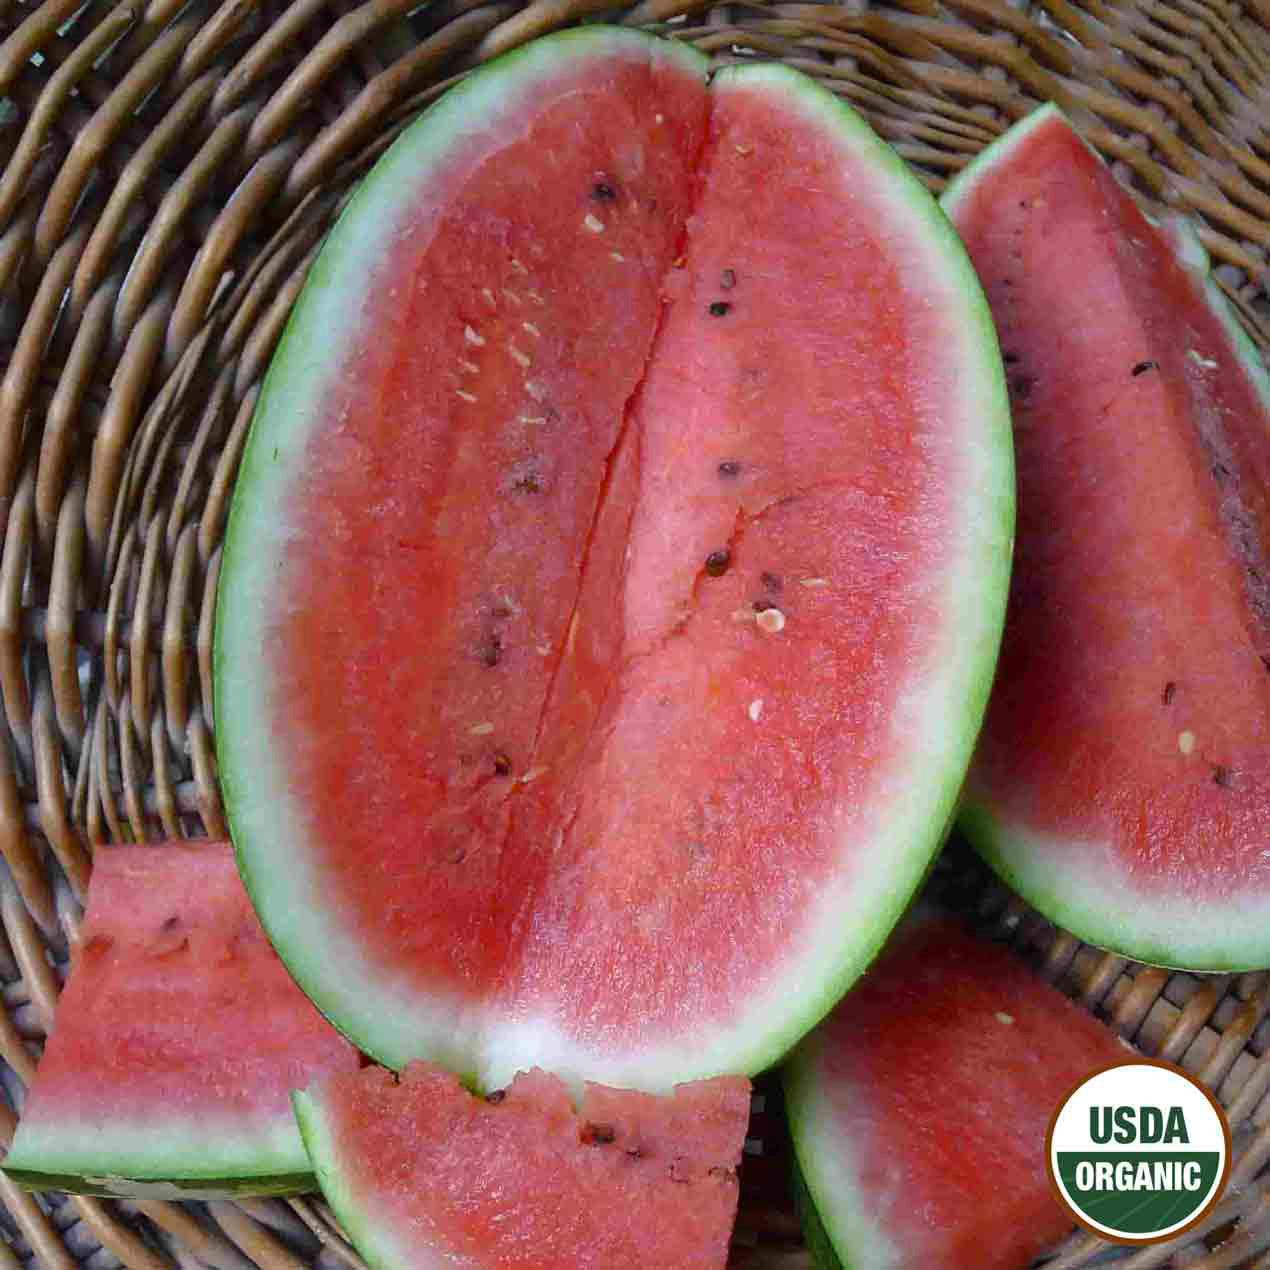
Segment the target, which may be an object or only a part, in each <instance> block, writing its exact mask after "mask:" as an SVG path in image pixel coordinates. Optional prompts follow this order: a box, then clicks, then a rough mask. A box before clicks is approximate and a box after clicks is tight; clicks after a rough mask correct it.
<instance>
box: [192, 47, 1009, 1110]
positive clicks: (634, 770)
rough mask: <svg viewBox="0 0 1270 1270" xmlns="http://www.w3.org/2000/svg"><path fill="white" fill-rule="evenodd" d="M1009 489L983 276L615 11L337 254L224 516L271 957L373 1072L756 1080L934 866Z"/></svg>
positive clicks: (535, 57)
mask: <svg viewBox="0 0 1270 1270" xmlns="http://www.w3.org/2000/svg"><path fill="white" fill-rule="evenodd" d="M1012 494H1013V485H1012V479H1011V458H1010V447H1009V434H1008V424H1007V417H1006V400H1005V394H1004V386H1003V382H1002V375H1001V368H1000V361H999V358H998V356H997V351H996V346H995V343H994V337H993V333H992V329H991V323H990V320H989V317H988V312H987V309H986V307H985V305H984V303H983V300H982V297H981V293H980V291H979V288H978V285H977V283H976V282H975V280H974V276H973V273H972V271H971V269H970V266H969V264H968V262H967V261H966V259H965V257H964V255H963V253H962V251H961V249H960V247H959V246H958V244H957V242H956V240H955V238H954V236H953V234H952V231H951V229H950V227H949V226H948V225H947V222H946V221H945V220H944V219H943V218H942V217H941V216H940V214H939V212H938V209H937V207H936V206H935V204H934V203H933V201H932V200H931V199H930V198H929V197H928V196H927V194H926V193H925V191H924V190H923V189H922V187H921V186H920V185H919V184H918V182H917V181H916V179H915V178H914V177H913V176H912V175H911V174H910V173H909V172H908V171H907V170H906V169H905V167H904V166H903V164H902V163H901V162H900V160H899V159H898V158H897V157H896V155H895V154H894V153H893V152H892V151H891V150H889V149H888V148H887V147H886V146H884V145H883V144H882V143H881V142H880V141H879V140H878V139H877V137H875V136H874V135H873V134H872V133H871V132H870V131H869V130H868V129H867V128H866V126H865V125H864V124H863V123H862V121H861V120H860V119H859V118H858V117H857V116H856V115H854V114H853V113H852V112H851V111H850V110H849V109H848V108H846V107H845V106H843V105H842V104H841V103H839V102H837V101H836V100H835V99H834V98H832V97H831V96H829V95H828V94H827V93H826V92H824V91H823V90H821V89H820V88H818V87H816V86H815V85H814V84H813V83H812V82H811V81H809V80H807V79H805V78H803V77H801V76H800V75H798V74H796V73H794V72H792V71H789V70H787V69H783V68H781V67H779V66H749V67H744V68H736V69H727V70H724V71H721V72H720V73H719V74H718V75H716V76H715V78H714V80H713V82H712V85H711V86H710V87H709V89H707V86H706V77H705V63H704V61H703V60H702V59H701V58H700V57H699V56H698V55H697V54H696V53H694V52H692V51H691V50H689V49H687V48H685V47H683V46H681V45H677V44H672V43H667V42H661V41H656V40H653V39H651V38H649V37H647V36H644V35H640V34H636V33H634V32H630V31H621V30H611V29H607V28H601V27H592V28H588V29H586V30H583V31H574V32H570V33H566V34H563V35H559V36H553V37H550V38H548V39H544V40H542V41H539V42H537V43H535V44H533V45H531V46H529V47H526V48H525V49H523V50H522V51H520V52H517V53H515V54H513V55H511V56H509V57H507V58H505V59H503V60H502V61H500V62H499V63H498V64H497V66H495V67H492V68H490V69H488V70H483V71H481V72H480V73H478V74H476V75H474V76H473V77H472V78H471V79H470V80H468V81H466V82H465V83H464V84H463V85H462V86H461V87H460V88H458V89H456V90H455V91H453V92H452V93H451V94H449V95H448V96H447V97H446V98H445V99H444V100H443V101H442V102H440V103H439V104H438V105H437V106H436V107H434V108H433V109H432V110H431V111H429V112H428V113H427V114H426V115H425V116H424V118H423V119H422V120H420V121H419V123H418V124H416V125H415V127H414V128H413V129H411V130H410V131H409V132H408V133H406V134H405V135H404V136H403V137H402V139H401V140H400V141H399V142H398V143H397V144H396V146H395V147H394V148H393V149H392V150H391V151H390V152H389V153H388V154H387V155H386V157H385V158H384V160H383V161H382V163H381V164H380V165H379V166H378V167H377V168H376V169H375V171H374V172H373V173H372V174H371V176H370V177H369V178H368V179H367V181H366V183H365V184H364V186H363V187H362V188H361V190H360V191H359V193H358V194H357V196H356V197H355V199H354V201H353V202H352V203H351V205H350V207H349V209H348V211H347V212H346V214H345V216H344V218H343V219H342V220H341V222H340V223H339V225H338V226H337V227H336V229H335V230H334V231H333V233H332V235H331V238H330V240H329V241H328V243H327V244H326V246H325V248H324V250H323V252H322V254H321V257H320V259H319V260H318V262H317V264H316V265H315V267H314V271H313V275H312V277H311V279H310V281H309V283H308V285H307V287H306V289H305V292H304V295H303V296H302V298H301V300H300V302H299V305H298V307H297V309H296V312H295V314H294V317H293V319H292V322H291V325H290V327H289V329H288V332H287V334H286V337H285V340H284V342H283V344H282V346H281V347H280V349H279V352H278V354H277V356H276V358H275V360H274V363H273V365H272V367H271V368H270V372H269V375H268V378H267V381H266V383H265V386H264V389H263V392H262V395H261V400H260V404H259V407H258V410H257V414H256V418H255V421H254V424H253V429H252V434H251V439H250V441H249V444H248V449H247V452H246V455H245V458H244V461H243V468H242V472H241V475H240V478H239V484H238V488H237V491H236V495H235V502H234V508H233V513H232V518H231V522H230V525H229V529H228V539H227V543H226V548H225V563H224V568H223V572H222V575H221V593H220V602H219V609H218V614H217V622H218V626H217V640H216V668H217V669H216V678H217V694H218V695H217V715H216V717H217V736H218V744H219V753H220V758H221V773H222V776H223V780H224V787H225V796H226V800H227V806H228V810H229V815H230V820H231V825H232V833H233V837H234V840H235V843H236V845H237V848H238V852H239V860H240V864H241V867H242V870H243V873H244V876H245V879H246V882H247V885H248V888H249V890H250V891H251V893H252V896H253V899H254V901H255V903H256V905H257V908H258V910H259V912H260V914H261V916H262V919H263V921H264V924H265V927H266V929H267V930H268V931H269V933H270V936H271V937H272V939H273V941H274V943H275V944H276V946H277V947H278V950H279V952H280V953H281V955H282V956H283V958H284V959H285V960H286V961H287V963H288V965H289V966H290V967H291V969H292V972H293V973H294V974H295V976H296V978H297V979H298V980H299V982H300V983H301V984H302V986H303V987H304V988H305V990H306V991H307V992H308V993H309V994H310V996H311V997H312V998H313V1000H314V1001H315V1002H316V1003H317V1004H318V1006H319V1007H320V1008H321V1009H322V1010H323V1011H325V1012H326V1013H327V1014H328V1015H329V1016H330V1017H331V1018H332V1019H333V1020H335V1021H336V1023H337V1024H338V1025H339V1026H340V1027H341V1028H343V1029H345V1030H346V1031H347V1033H348V1034H349V1035H350V1036H352V1037H354V1038H355V1039H357V1041H358V1042H359V1043H360V1044H361V1045H362V1046H363V1048H365V1049H367V1050H368V1051H370V1052H371V1053H373V1054H374V1055H375V1056H376V1057H378V1058H379V1059H380V1060H382V1061H383V1062H385V1063H386V1064H387V1065H389V1066H392V1067H400V1066H401V1065H403V1064H404V1063H405V1062H407V1061H408V1060H410V1059H412V1058H416V1057H424V1058H430V1059H434V1060H436V1061H438V1062H441V1063H443V1064H444V1065H446V1066H448V1067H450V1068H452V1069H454V1070H456V1071H458V1072H461V1073H463V1074H465V1075H467V1076H469V1077H471V1078H473V1079H474V1080H475V1082H476V1083H477V1084H479V1085H480V1086H482V1087H485V1088H491V1087H498V1086H501V1085H503V1084H505V1083H506V1081H507V1080H509V1079H510V1078H511V1076H512V1075H513V1074H514V1073H515V1072H516V1071H518V1070H522V1069H525V1068H528V1067H530V1066H533V1065H540V1066H542V1067H544V1068H546V1069H548V1070H553V1071H556V1072H558V1073H561V1074H562V1075H564V1076H566V1077H567V1078H569V1079H570V1080H571V1081H577V1080H579V1079H583V1078H587V1079H589V1078H594V1079H597V1080H603V1081H605V1082H607V1083H610V1084H615V1085H622V1086H628V1087H639V1088H644V1089H650V1090H660V1089H668V1088H670V1087H671V1086H672V1085H673V1084H675V1083H676V1082H678V1081H681V1080H685V1079H690V1078H693V1077H697V1076H708V1075H713V1074H717V1073H720V1072H728V1071H753V1070H757V1069H759V1068H762V1067H763V1066H765V1065H766V1064H768V1063H770V1062H771V1061H773V1060H774V1059H776V1058H777V1057H778V1056H779V1055H780V1054H781V1053H782V1052H783V1051H784V1050H785V1049H786V1048H787V1047H788V1046H789V1045H791V1044H792V1043H793V1042H794V1041H795V1040H796V1039H797V1038H798V1037H799V1036H800V1035H801V1034H802V1033H803V1032H804V1031H805V1030H806V1029H807V1028H808V1027H810V1026H811V1025H812V1024H813V1023H814V1022H815V1021H816V1019H818V1018H819V1017H821V1016H822V1015H823V1014H824V1012H825V1011H826V1010H827V1009H828V1008H829V1007H830V1006H831V1004H832V1003H833V1001H834V1000H835V999H836V998H837V996H838V995H839V994H840V993H841V992H842V991H843V990H844V989H845V987H846V986H847V984H848V983H849V982H850V981H851V980H852V979H853V978H854V976H855V975H856V974H857V973H858V972H859V970H860V969H861V968H862V967H863V966H864V964H865V963H866V962H867V961H868V960H869V958H870V957H871V956H872V955H873V953H874V951H875V950H876V948H877V947H878V946H879V944H880V943H881V942H882V940H883V938H884V937H885V934H886V932H887V931H888V930H889V928H890V927H891V925H892V924H893V922H894V921H895V919H896V918H897V916H898V915H899V913H900V912H901V911H902V910H903V908H904V906H905V905H906V903H907V901H908V899H909V896H910V895H911V894H912V892H913V890H914V888H915V887H916V885H917V883H918V881H919V879H920V878H921V876H922V874H923V872H924V870H925V869H926V867H927V865H928V863H929V861H930V859H931V856H932V854H933V852H934V851H935V849H936V847H937V846H938V844H939V842H940V841H941V839H942V837H943V834H944V831H945V828H946V826H947V824H948V822H949V820H950V818H951V816H952V814H953V808H954V801H955V799H956V795H957V790H958V788H959V786H960V783H961V780H962V777H963V774H964V768H965V764H966V763H967V761H968V758H969V754H970V751H971V748H972V745H973V741H974V737H975V734H976V731H977V729H978V726H979V722H980V718H981V711H982V709H983V705H984V702H985V700H986V696H987V691H988V686H989V680H990V678H991V672H992V667H993V663H994V658H995V653H996V645H997V641H998V639H999V624H1000V621H1001V619H1002V612H1003V606H1004V595H1005V590H1006V577H1007V570H1008V554H1009V543H1010V534H1011V524H1012Z"/></svg>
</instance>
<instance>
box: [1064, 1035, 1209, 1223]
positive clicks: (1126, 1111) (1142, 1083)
mask: <svg viewBox="0 0 1270 1270" xmlns="http://www.w3.org/2000/svg"><path fill="white" fill-rule="evenodd" d="M1046 1157H1047V1161H1048V1164H1049V1171H1050V1178H1051V1180H1052V1181H1053V1183H1054V1186H1055V1189H1056V1190H1057V1191H1058V1195H1059V1198H1060V1199H1061V1200H1062V1201H1063V1203H1064V1204H1066V1206H1067V1207H1068V1208H1069V1209H1070V1210H1071V1212H1072V1215H1073V1216H1074V1217H1075V1218H1076V1220H1077V1221H1078V1222H1080V1223H1081V1225H1083V1226H1085V1227H1086V1228H1088V1229H1089V1230H1092V1231H1093V1232H1094V1233H1095V1234H1098V1235H1102V1236H1103V1237H1104V1238H1105V1239H1113V1240H1115V1241H1116V1242H1118V1243H1125V1244H1149V1243H1156V1242H1157V1241H1159V1240H1161V1239H1168V1238H1169V1237H1170V1236H1172V1235H1176V1234H1178V1233H1179V1232H1180V1231H1183V1230H1185V1229H1186V1228H1187V1227H1188V1226H1193V1225H1194V1224H1195V1223H1196V1222H1197V1221H1199V1220H1200V1219H1201V1218H1202V1217H1203V1216H1204V1215H1205V1214H1206V1213H1207V1212H1208V1210H1209V1209H1210V1208H1212V1206H1213V1205H1214V1204H1215V1203H1216V1202H1217V1200H1218V1197H1219V1196H1220V1195H1221V1191H1222V1187H1223V1186H1225V1184H1226V1178H1227V1176H1228V1175H1229V1173H1230V1129H1229V1127H1228V1126H1227V1124H1226V1117H1225V1116H1224V1115H1223V1114H1222V1110H1221V1108H1220V1107H1219V1106H1218V1105H1217V1102H1216V1100H1215V1099H1214V1098H1213V1096H1212V1095H1211V1094H1210V1093H1209V1092H1208V1090H1206V1089H1205V1088H1204V1087H1203V1086H1202V1085H1201V1084H1199V1083H1198V1082H1197V1081H1195V1080H1193V1079H1192V1078H1191V1077H1190V1076H1188V1075H1187V1074H1186V1073H1185V1072H1184V1071H1182V1070H1181V1068H1179V1067H1174V1066H1173V1065H1172V1064H1170V1063H1157V1062H1152V1061H1150V1060H1147V1059H1138V1060H1133V1061H1130V1062H1126V1063H1117V1064H1116V1065H1115V1066H1114V1067H1108V1068H1105V1069H1104V1070H1103V1071H1100V1072H1098V1073H1096V1074H1095V1075H1093V1076H1090V1077H1089V1078H1088V1079H1087V1080H1085V1081H1083V1082H1082V1083H1081V1084H1079V1085H1077V1086H1076V1088H1075V1089H1074V1090H1072V1092H1071V1093H1070V1094H1068V1096H1067V1098H1066V1099H1065V1101H1064V1102H1063V1103H1062V1105H1061V1106H1060V1107H1059V1109H1058V1114H1057V1115H1056V1116H1055V1117H1054V1123H1053V1124H1052V1125H1051V1126H1050V1132H1049V1138H1048V1140H1047V1143H1046Z"/></svg>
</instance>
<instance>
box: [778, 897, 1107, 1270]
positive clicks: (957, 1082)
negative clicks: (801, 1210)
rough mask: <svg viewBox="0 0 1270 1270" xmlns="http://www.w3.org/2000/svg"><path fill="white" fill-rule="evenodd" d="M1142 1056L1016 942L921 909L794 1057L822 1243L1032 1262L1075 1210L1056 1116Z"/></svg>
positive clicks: (941, 1268) (1009, 1263)
mask: <svg viewBox="0 0 1270 1270" xmlns="http://www.w3.org/2000/svg"><path fill="white" fill-rule="evenodd" d="M1130 1056H1131V1054H1130V1052H1129V1051H1128V1050H1127V1049H1126V1047H1125V1044H1124V1042H1122V1041H1120V1040H1119V1038H1117V1037H1116V1036H1115V1035H1114V1034H1113V1033H1112V1032H1111V1031H1110V1030H1109V1029H1108V1028H1106V1027H1104V1026H1103V1024H1101V1023H1099V1022H1098V1021H1097V1020H1096V1019H1094V1018H1093V1017H1092V1016H1091V1015H1089V1014H1087V1013H1086V1012H1085V1011H1084V1010H1081V1009H1079V1008H1078V1007H1077V1006H1075V1005H1073V1004H1072V1003H1071V1002H1070V1001H1069V1000H1068V999H1067V998H1066V997H1064V996H1063V995H1062V994H1061V993H1060V992H1058V991H1057V990H1056V989H1054V988H1052V987H1051V986H1050V985H1049V984H1047V983H1045V982H1044V981H1043V980H1041V979H1038V978H1037V977H1036V976H1035V975H1033V974H1032V972H1031V971H1030V970H1029V969H1028V968H1027V967H1026V966H1025V965H1024V964H1023V963H1022V962H1021V961H1020V960H1019V959H1018V958H1017V957H1015V956H1014V955H1013V954H1012V953H1010V952H1009V951H1008V950H1006V949H1005V948H1003V947H1001V946H1000V945H997V944H992V943H988V942H987V941H985V940H982V939H979V938H977V937H975V936H973V935H971V934H970V933H969V932H967V931H966V930H965V928H964V927H962V926H961V924H960V923H959V922H957V921H955V920H953V919H951V918H947V917H942V916H932V915H929V914H923V915H921V916H919V917H918V918H915V919H911V920H910V921H909V922H908V923H906V924H905V925H904V926H902V927H901V928H900V929H899V931H898V932H897V934H896V935H895V937H894V938H893V940H892V942H891V943H890V944H888V946H887V948H886V950H885V951H884V952H883V954H882V955H881V957H879V958H878V960H877V961H876V962H875V963H874V965H873V966H872V967H870V969H869V970H868V971H867V973H866V974H865V975H864V977H863V978H862V979H861V980H860V982H859V983H858V984H857V985H856V987H855V988H854V989H853V990H852V992H851V993H850V994H849V995H848V996H847V997H846V998H845V999H844V1000H843V1001H842V1002H841V1003H840V1004H839V1005H838V1007H837V1008H836V1009H835V1010H834V1012H833V1013H832V1014H831V1015H830V1016H829V1018H828V1019H826V1020H825V1022H824V1023H823V1024H821V1026H820V1027H819V1028H818V1029H817V1030H816V1031H815V1032H813V1033H812V1034H811V1035H810V1036H809V1037H808V1038H807V1039H806V1040H805V1041H804V1042H803V1043H802V1045H801V1046H800V1047H799V1049H798V1050H797V1051H796V1053H795V1056H794V1058H793V1059H792V1060H791V1062H790V1064H789V1066H788V1068H787V1069H786V1100H787V1105H788V1108H789V1116H790V1126H791V1131H792V1133H793V1137H794V1149H795V1155H796V1158H797V1161H798V1166H799V1169H800V1172H801V1174H802V1180H803V1183H804V1185H805V1187H806V1192H807V1194H808V1196H809V1197H810V1200H811V1203H812V1204H813V1205H814V1218H813V1222H814V1223H816V1224H815V1225H814V1227H813V1229H812V1231H811V1232H810V1235H811V1238H810V1242H812V1243H813V1244H816V1245H817V1246H820V1245H821V1244H822V1243H823V1241H824V1240H826V1239H827V1240H828V1242H829V1244H830V1245H832V1247H833V1250H834V1254H833V1255H834V1256H836V1258H837V1259H838V1260H840V1261H841V1263H842V1264H844V1265H849V1266H851V1267H852V1270H882V1267H885V1268H886V1270H1019V1267H1022V1266H1026V1265H1028V1264H1029V1263H1030V1262H1031V1260H1032V1259H1033V1258H1034V1257H1036V1256H1037V1255H1038V1254H1039V1253H1041V1252H1042V1251H1044V1249H1045V1248H1046V1247H1048V1246H1049V1245H1050V1244H1052V1243H1054V1242H1056V1241H1057V1240H1058V1239H1059V1238H1060V1237H1061V1236H1062V1235H1063V1234H1064V1233H1065V1232H1066V1231H1067V1230H1068V1229H1070V1227H1071V1226H1072V1224H1073V1223H1072V1221H1071V1219H1070V1218H1069V1217H1068V1216H1067V1215H1066V1213H1065V1212H1064V1211H1063V1210H1062V1209H1061V1208H1060V1207H1059V1204H1058V1201H1057V1199H1056V1198H1055V1196H1054V1194H1053V1191H1052V1189H1051V1187H1050V1184H1049V1181H1048V1178H1047V1176H1046V1172H1045V1135H1046V1133H1047V1131H1048V1128H1049V1123H1050V1120H1051V1118H1052V1117H1053V1115H1054V1113H1055V1111H1056V1110H1057V1109H1058V1104H1059V1102H1060V1100H1061V1099H1062V1098H1063V1097H1065V1096H1066V1094H1067V1093H1068V1092H1069V1091H1070V1090H1071V1088H1072V1087H1073V1086H1074V1085H1075V1084H1076V1083H1077V1081H1079V1080H1081V1079H1083V1078H1084V1077H1085V1076H1087V1075H1090V1074H1091V1073H1092V1072H1094V1071H1096V1070H1097V1069H1098V1068H1100V1067H1105V1066H1107V1065H1108V1064H1110V1063H1113V1062H1117V1061H1120V1060H1123V1059H1126V1058H1129V1057H1130ZM821 1232H823V1234H822V1233H821ZM824 1261H825V1262H826V1263H827V1264H832V1263H831V1262H830V1261H829V1258H828V1257H825V1258H824Z"/></svg>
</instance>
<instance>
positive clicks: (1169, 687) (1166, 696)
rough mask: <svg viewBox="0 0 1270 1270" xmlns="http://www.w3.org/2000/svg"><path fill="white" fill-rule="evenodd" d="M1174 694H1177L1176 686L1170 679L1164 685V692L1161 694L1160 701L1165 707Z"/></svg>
mask: <svg viewBox="0 0 1270 1270" xmlns="http://www.w3.org/2000/svg"><path fill="white" fill-rule="evenodd" d="M1176 692H1177V684H1175V683H1174V682H1173V681H1172V680H1171V679H1170V680H1169V681H1168V683H1166V684H1165V685H1164V692H1163V693H1161V695H1160V700H1161V701H1163V702H1164V704H1165V705H1166V706H1167V705H1169V704H1170V703H1171V702H1172V700H1173V696H1174V694H1175V693H1176Z"/></svg>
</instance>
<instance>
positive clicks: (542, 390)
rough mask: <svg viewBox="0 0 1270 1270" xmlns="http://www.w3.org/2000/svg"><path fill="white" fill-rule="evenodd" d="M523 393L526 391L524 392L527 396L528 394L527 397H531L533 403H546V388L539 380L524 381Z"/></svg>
mask: <svg viewBox="0 0 1270 1270" xmlns="http://www.w3.org/2000/svg"><path fill="white" fill-rule="evenodd" d="M525 391H526V392H527V393H528V394H529V395H530V396H531V397H532V398H533V399H534V400H535V401H546V400H547V386H546V384H544V383H543V382H542V380H541V379H526V380H525Z"/></svg>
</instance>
